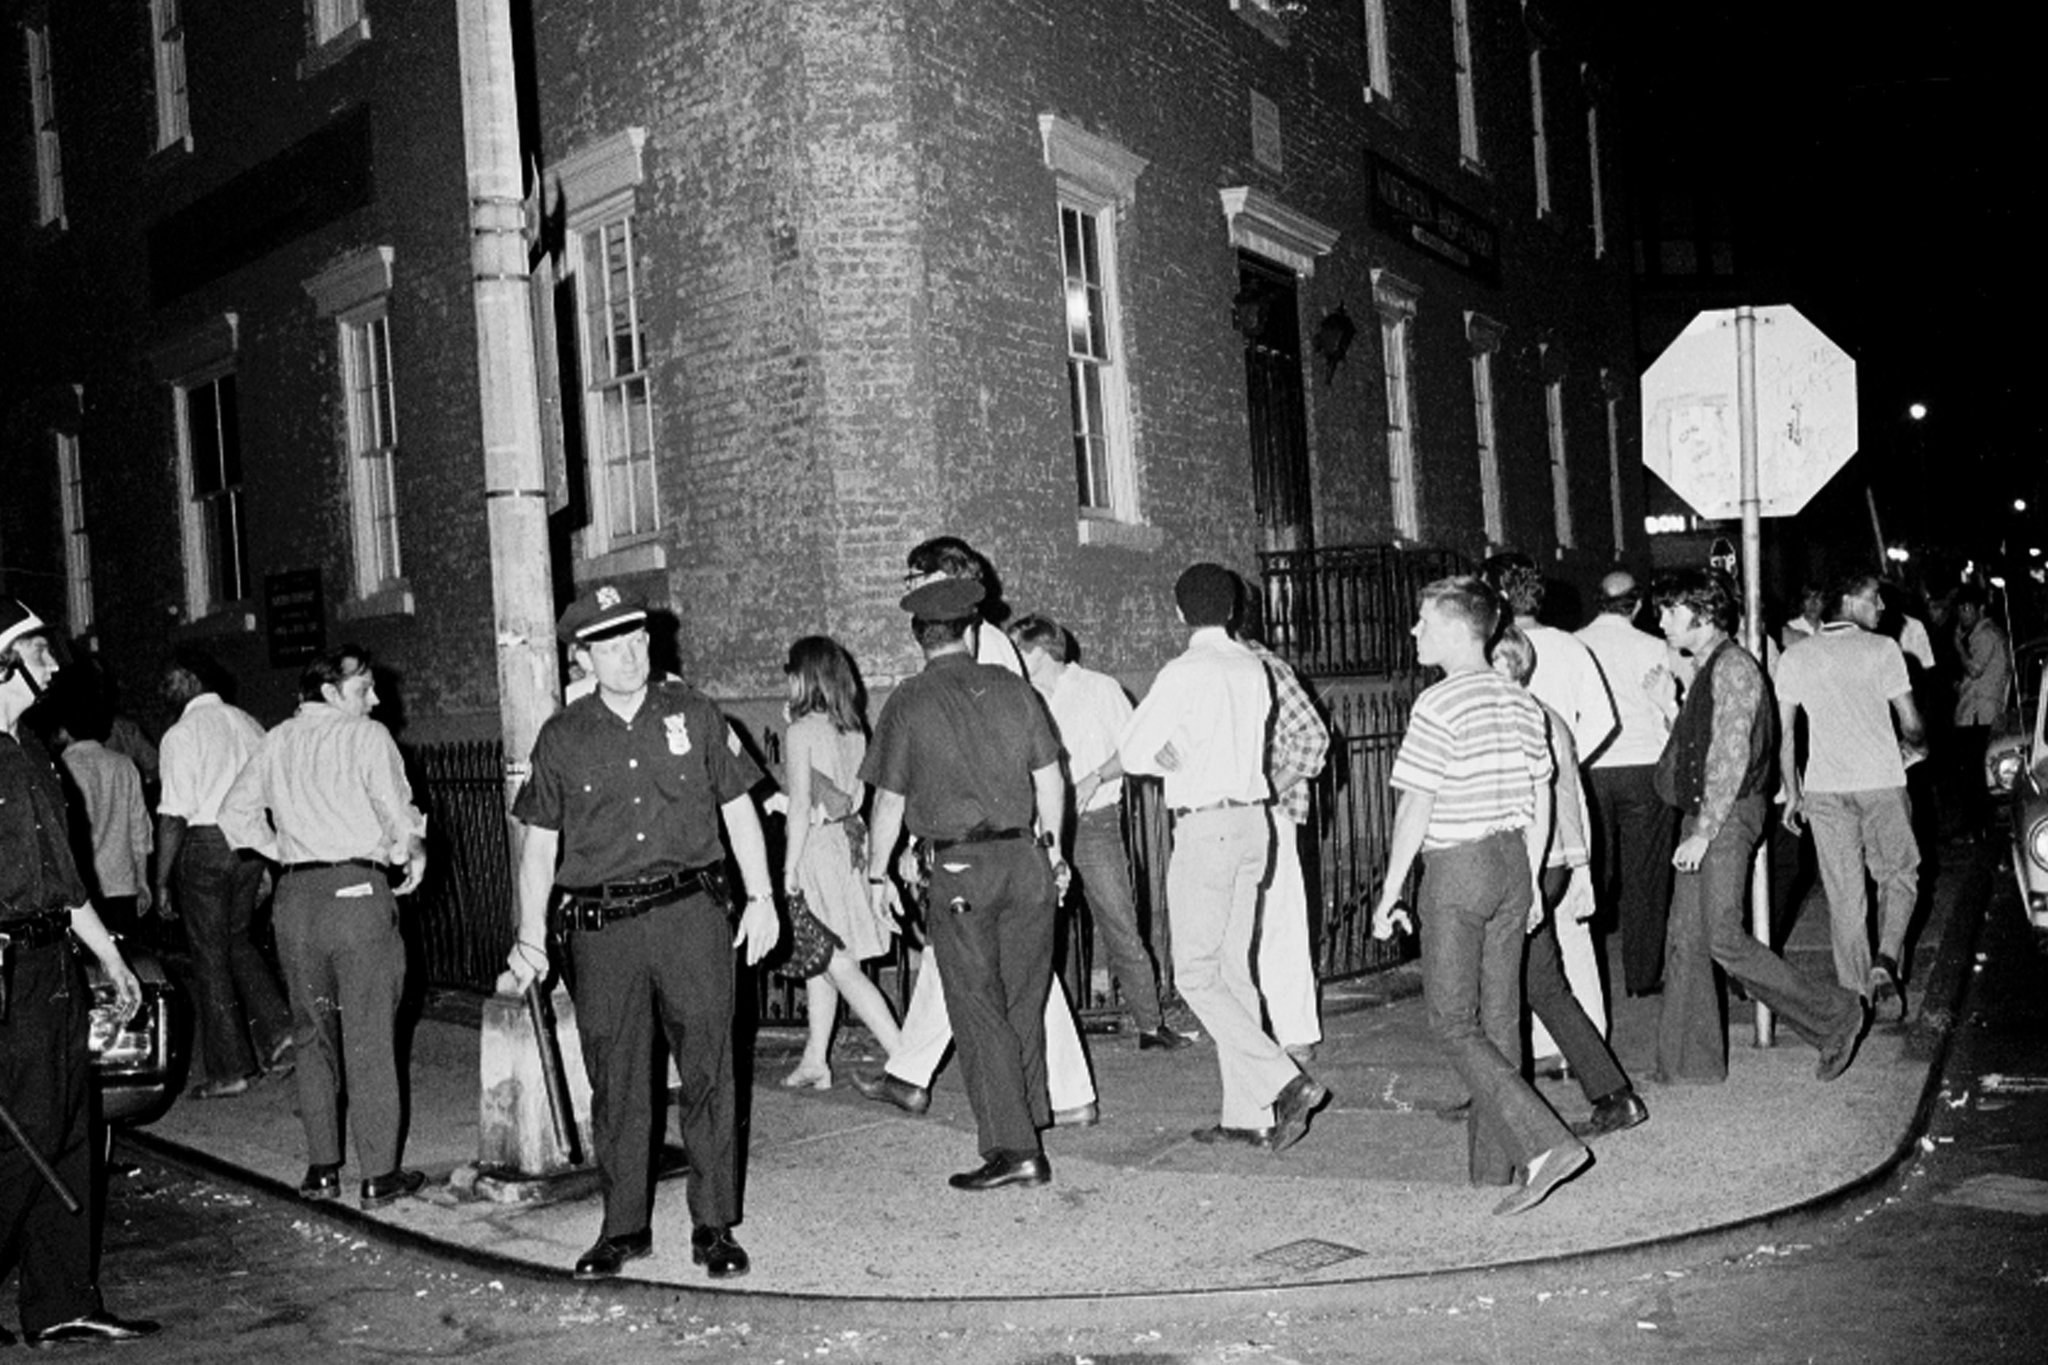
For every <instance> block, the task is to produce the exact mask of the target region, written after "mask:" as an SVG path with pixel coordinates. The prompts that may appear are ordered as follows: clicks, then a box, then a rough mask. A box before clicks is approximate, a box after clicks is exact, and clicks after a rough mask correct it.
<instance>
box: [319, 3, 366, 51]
mask: <svg viewBox="0 0 2048 1365" xmlns="http://www.w3.org/2000/svg"><path fill="white" fill-rule="evenodd" d="M368 27H369V16H367V15H365V14H364V13H363V0H313V46H315V47H325V46H326V45H327V44H329V43H332V42H335V41H337V40H339V39H342V38H346V37H349V36H350V35H351V34H353V33H354V32H355V30H358V29H362V30H364V31H363V32H362V33H361V34H360V35H359V36H361V37H365V38H367V37H369V36H370V35H369V33H368V31H367V30H368Z"/></svg>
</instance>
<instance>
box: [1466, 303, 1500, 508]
mask: <svg viewBox="0 0 2048 1365" xmlns="http://www.w3.org/2000/svg"><path fill="white" fill-rule="evenodd" d="M1505 335H1506V329H1505V328H1504V327H1502V326H1501V325H1500V324H1499V323H1498V322H1495V321H1494V320H1493V319H1492V318H1489V317H1487V316H1485V315H1484V314H1481V313H1473V312H1467V313H1466V314H1465V339H1466V341H1467V342H1469V343H1470V345H1471V348H1472V429H1473V432H1474V445H1475V447H1476V449H1477V451H1478V455H1479V507H1480V516H1481V519H1482V521H1483V522H1484V524H1485V530H1486V542H1487V544H1489V545H1502V544H1505V543H1506V542H1507V518H1506V515H1505V513H1504V511H1503V509H1502V504H1501V491H1500V438H1499V436H1498V434H1497V431H1498V428H1497V425H1496V420H1495V406H1496V405H1495V400H1494V392H1493V358H1494V356H1495V355H1496V354H1498V353H1499V351H1500V343H1501V338H1502V337H1503V336H1505Z"/></svg>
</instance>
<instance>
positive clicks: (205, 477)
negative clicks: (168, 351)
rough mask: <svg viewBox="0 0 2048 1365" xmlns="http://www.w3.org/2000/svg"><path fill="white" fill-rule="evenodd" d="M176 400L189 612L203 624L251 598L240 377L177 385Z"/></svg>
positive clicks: (195, 379)
mask: <svg viewBox="0 0 2048 1365" xmlns="http://www.w3.org/2000/svg"><path fill="white" fill-rule="evenodd" d="M172 393H173V395H174V397H175V400H176V404H177V422H178V454H179V469H178V483H179V492H180V493H181V494H182V495H183V504H184V515H183V518H182V520H183V529H184V541H185V599H186V609H187V610H188V612H189V613H190V614H191V616H192V617H193V618H194V619H197V618H199V617H202V616H210V615H212V614H213V613H215V612H218V611H221V610H222V609H224V608H226V607H228V606H230V605H232V604H234V603H235V602H238V601H240V600H241V599H242V598H243V597H245V596H247V595H248V588H249V556H248V536H247V532H246V529H245V524H244V517H243V507H242V435H241V426H240V417H239V411H238V404H237V401H236V396H235V373H234V371H233V370H231V369H230V370H227V371H224V372H221V373H216V374H208V375H197V376H193V377H191V378H188V379H186V380H184V381H183V382H181V383H179V384H176V385H174V386H173V387H172Z"/></svg>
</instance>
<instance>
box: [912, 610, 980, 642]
mask: <svg viewBox="0 0 2048 1365" xmlns="http://www.w3.org/2000/svg"><path fill="white" fill-rule="evenodd" d="M980 620H981V617H979V616H951V617H946V618H944V619H940V620H933V619H932V618H930V617H927V616H913V617H911V618H910V633H911V634H912V635H913V636H915V637H916V639H917V644H918V648H920V649H924V650H934V649H943V648H944V647H945V646H947V645H951V644H958V643H959V642H960V641H961V640H962V639H964V638H966V635H967V628H968V627H969V626H972V625H974V624H975V623H976V622H978V621H980Z"/></svg>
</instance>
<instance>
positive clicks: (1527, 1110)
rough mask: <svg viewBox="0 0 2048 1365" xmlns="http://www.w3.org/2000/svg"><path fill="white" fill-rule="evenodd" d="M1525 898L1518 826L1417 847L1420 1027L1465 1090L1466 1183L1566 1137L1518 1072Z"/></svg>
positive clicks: (1504, 1174)
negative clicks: (1424, 1014)
mask: <svg viewBox="0 0 2048 1365" xmlns="http://www.w3.org/2000/svg"><path fill="white" fill-rule="evenodd" d="M1529 898H1530V888H1529V854H1528V844H1527V842H1526V840H1525V837H1524V835H1523V833H1522V831H1520V830H1513V831H1510V832H1508V833H1505V834H1495V835H1491V836H1489V837H1487V838H1484V839H1476V840H1474V841H1473V842H1471V843H1469V844H1459V845H1457V846H1456V847H1454V848H1448V849H1431V850H1430V851H1428V852H1426V853H1425V854H1423V863H1422V889H1421V893H1420V900H1421V910H1420V914H1419V916H1418V922H1419V924H1420V927H1421V930H1422V995H1423V1003H1424V1004H1425V1005H1426V1006H1427V1008H1428V1012H1429V1028H1430V1032H1432V1033H1434V1034H1435V1035H1436V1037H1437V1041H1438V1042H1440V1043H1442V1044H1443V1046H1444V1050H1445V1051H1446V1052H1448V1053H1449V1054H1450V1058H1451V1065H1452V1066H1454V1067H1456V1068H1457V1071H1458V1076H1459V1078H1460V1079H1462V1080H1463V1081H1464V1082H1465V1088H1466V1090H1467V1091H1469V1092H1470V1093H1471V1096H1472V1113H1471V1116H1470V1118H1468V1119H1467V1120H1466V1124H1467V1128H1466V1132H1467V1138H1468V1148H1469V1162H1470V1174H1471V1178H1472V1181H1473V1183H1475V1184H1486V1185H1504V1184H1507V1183H1508V1182H1509V1181H1510V1180H1511V1179H1512V1178H1513V1173H1514V1168H1515V1167H1517V1166H1521V1165H1524V1164H1526V1163H1527V1162H1528V1161H1529V1160H1530V1159H1531V1158H1533V1157H1536V1156H1539V1155H1541V1154H1542V1153H1544V1152H1546V1151H1549V1150H1550V1149H1551V1148H1553V1147H1556V1146H1559V1145H1561V1144H1564V1143H1568V1142H1570V1141H1571V1140H1572V1135H1571V1132H1570V1131H1569V1130H1568V1129H1567V1128H1566V1127H1565V1126H1564V1124H1563V1122H1562V1121H1560V1120H1559V1119H1558V1117H1557V1115H1556V1114H1555V1113H1554V1112H1552V1110H1551V1108H1550V1106H1549V1105H1548V1104H1546V1103H1544V1101H1543V1097H1542V1096H1540V1095H1538V1094H1537V1093H1536V1091H1535V1090H1534V1089H1532V1088H1531V1087H1530V1085H1529V1083H1528V1082H1527V1081H1525V1080H1523V1079H1522V953H1523V940H1524V939H1525V938H1526V937H1527V934H1528V922H1529Z"/></svg>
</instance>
